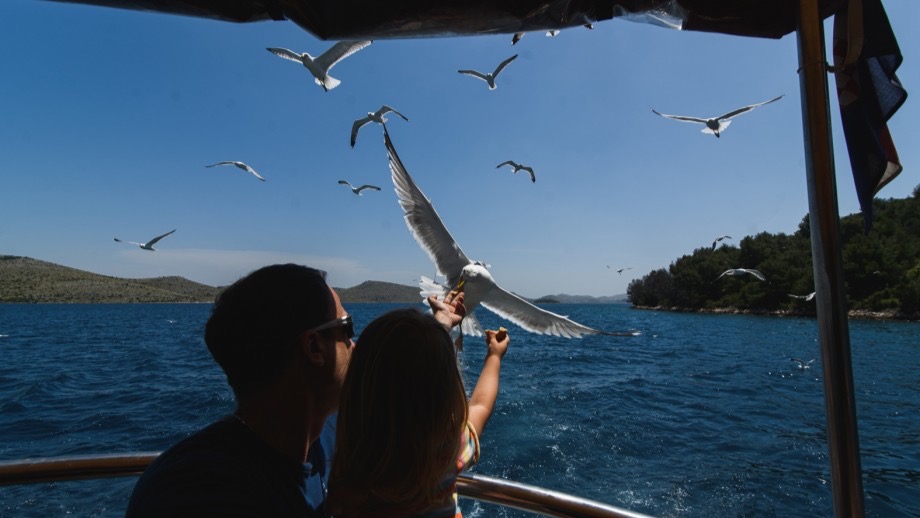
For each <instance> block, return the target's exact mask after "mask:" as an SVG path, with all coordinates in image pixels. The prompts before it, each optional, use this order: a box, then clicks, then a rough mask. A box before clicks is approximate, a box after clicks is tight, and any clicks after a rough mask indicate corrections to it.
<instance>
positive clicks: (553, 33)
mask: <svg viewBox="0 0 920 518" xmlns="http://www.w3.org/2000/svg"><path fill="white" fill-rule="evenodd" d="M559 32H560V31H559V30H557V29H553V30H550V31H546V37H547V38H554V37H556V35H557V34H559Z"/></svg>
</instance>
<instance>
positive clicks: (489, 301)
mask: <svg viewBox="0 0 920 518" xmlns="http://www.w3.org/2000/svg"><path fill="white" fill-rule="evenodd" d="M480 304H482V306H483V307H485V308H486V309H488V310H489V311H492V312H493V313H495V314H496V315H498V316H500V317H502V318H505V319H508V320H510V321H512V322H514V323H515V324H517V325H519V326H521V327H523V328H524V329H526V330H528V331H530V332H532V333H538V334H541V335H553V336H563V337H565V338H581V335H594V334H600V333H601V331H598V330H597V329H592V328H590V327H588V326H584V325H581V324H579V323H578V322H575V321H573V320H569V319H568V318H566V317H565V316H562V315H557V314H556V313H553V312H551V311H546V310H545V309H540V308H538V307H537V306H534V305H533V304H531V303H530V302H527V301H526V300H524V299H522V298H520V297H518V296H517V295H515V294H513V293H509V292H507V291H505V290H504V289H502V287H501V286H498V285H496V286H495V287H494V288H492V290H490V291H489V293H488V295H486V297H485V298H484V299H483V300H482V301H481V302H480Z"/></svg>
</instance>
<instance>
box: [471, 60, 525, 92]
mask: <svg viewBox="0 0 920 518" xmlns="http://www.w3.org/2000/svg"><path fill="white" fill-rule="evenodd" d="M517 57H518V55H517V54H515V55H513V56H511V57H510V58H508V59H506V60H504V61H502V62H501V63H499V64H498V66H497V67H495V72H492V73H491V74H483V73H482V72H477V71H475V70H458V71H457V72H459V73H461V74H466V75H468V76H473V77H478V78H479V79H482V80H483V81H485V82H486V83H489V90H495V78H496V77H498V74H500V73H501V71H502V70H504V69H505V67H506V66H508V63H511V62H512V61H514V60H515V58H517Z"/></svg>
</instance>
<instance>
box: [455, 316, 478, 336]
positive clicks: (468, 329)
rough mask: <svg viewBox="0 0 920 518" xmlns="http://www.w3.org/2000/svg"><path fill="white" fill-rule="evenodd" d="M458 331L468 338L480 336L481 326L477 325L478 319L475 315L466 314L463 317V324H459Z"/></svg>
mask: <svg viewBox="0 0 920 518" xmlns="http://www.w3.org/2000/svg"><path fill="white" fill-rule="evenodd" d="M460 331H462V334H465V335H470V336H482V335H483V331H482V326H481V325H480V324H479V319H478V318H476V315H474V314H472V313H467V314H466V315H465V316H464V317H463V322H461V323H460Z"/></svg>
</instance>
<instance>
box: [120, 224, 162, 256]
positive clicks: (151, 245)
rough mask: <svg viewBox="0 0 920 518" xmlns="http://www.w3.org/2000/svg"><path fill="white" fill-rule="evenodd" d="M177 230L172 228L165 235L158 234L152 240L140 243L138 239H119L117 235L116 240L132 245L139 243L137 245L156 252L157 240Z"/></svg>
mask: <svg viewBox="0 0 920 518" xmlns="http://www.w3.org/2000/svg"><path fill="white" fill-rule="evenodd" d="M175 231H176V229H172V230H170V231H169V232H167V233H165V234H163V235H161V236H157V237H155V238H153V239H151V240H150V241H147V242H146V243H138V242H137V241H125V240H123V239H118V238H117V237H116V238H115V241H118V242H119V243H131V244H132V245H137V246H139V247H141V249H142V250H150V251H151V252H155V251H156V249H155V248H153V245H155V244H156V243H157V241H159V240H161V239H163V238H164V237H166V236H168V235H170V234H172V233H173V232H175Z"/></svg>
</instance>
